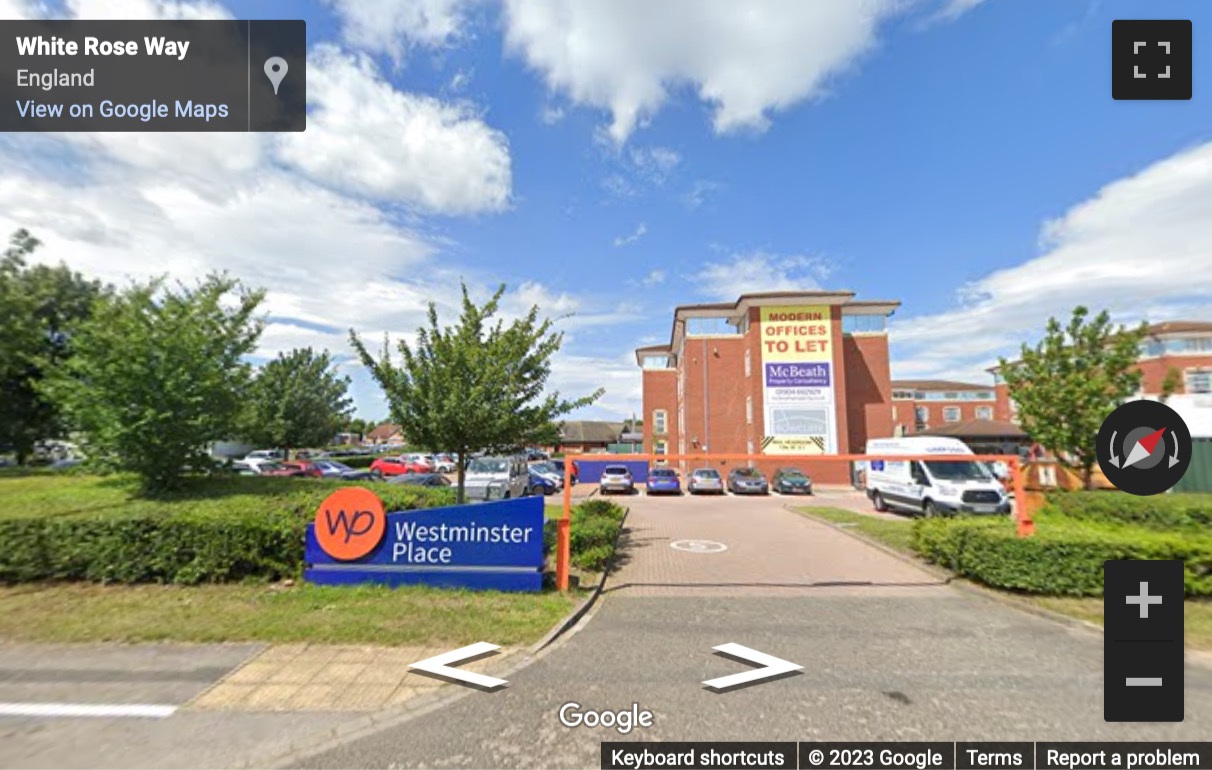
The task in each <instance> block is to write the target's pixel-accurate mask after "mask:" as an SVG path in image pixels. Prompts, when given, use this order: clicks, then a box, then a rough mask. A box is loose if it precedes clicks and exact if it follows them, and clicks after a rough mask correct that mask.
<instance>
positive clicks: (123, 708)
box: [0, 703, 177, 719]
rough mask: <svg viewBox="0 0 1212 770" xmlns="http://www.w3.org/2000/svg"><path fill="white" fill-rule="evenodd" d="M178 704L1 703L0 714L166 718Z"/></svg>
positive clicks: (18, 715) (17, 715) (19, 715)
mask: <svg viewBox="0 0 1212 770" xmlns="http://www.w3.org/2000/svg"><path fill="white" fill-rule="evenodd" d="M176 710H177V707H176V706H162V705H157V704H152V703H0V716H12V717H135V718H139V719H164V718H165V717H170V716H172V715H173V713H174V712H175V711H176Z"/></svg>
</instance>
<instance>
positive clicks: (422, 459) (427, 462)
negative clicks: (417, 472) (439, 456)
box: [405, 454, 437, 473]
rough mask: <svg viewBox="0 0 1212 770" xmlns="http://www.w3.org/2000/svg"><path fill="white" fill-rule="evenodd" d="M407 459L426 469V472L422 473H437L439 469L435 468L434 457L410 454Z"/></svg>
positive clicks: (406, 456)
mask: <svg viewBox="0 0 1212 770" xmlns="http://www.w3.org/2000/svg"><path fill="white" fill-rule="evenodd" d="M405 458H406V459H407V460H409V461H410V462H412V463H415V464H416V465H417V466H418V467H422V468H424V469H425V470H424V471H422V472H423V473H436V472H437V469H436V468H435V467H434V459H433V455H426V454H410V455H405Z"/></svg>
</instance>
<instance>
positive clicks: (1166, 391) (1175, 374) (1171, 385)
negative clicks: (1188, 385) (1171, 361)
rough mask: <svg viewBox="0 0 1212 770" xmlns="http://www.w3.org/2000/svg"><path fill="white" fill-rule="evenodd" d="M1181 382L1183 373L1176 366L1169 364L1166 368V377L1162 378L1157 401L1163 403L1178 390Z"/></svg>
mask: <svg viewBox="0 0 1212 770" xmlns="http://www.w3.org/2000/svg"><path fill="white" fill-rule="evenodd" d="M1182 384H1183V373H1182V372H1181V371H1179V369H1178V367H1177V366H1171V367H1170V368H1169V369H1167V370H1166V377H1165V379H1163V380H1162V384H1161V395H1160V397H1159V399H1158V400H1159V401H1161V402H1162V403H1163V404H1164V403H1166V402H1167V401H1169V400H1170V396H1173V395H1174V394H1175V393H1177V392H1178V387H1179V386H1180V385H1182Z"/></svg>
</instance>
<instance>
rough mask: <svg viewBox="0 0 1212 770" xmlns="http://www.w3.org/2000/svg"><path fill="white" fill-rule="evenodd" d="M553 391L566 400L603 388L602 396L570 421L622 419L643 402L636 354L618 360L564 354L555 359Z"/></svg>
mask: <svg viewBox="0 0 1212 770" xmlns="http://www.w3.org/2000/svg"><path fill="white" fill-rule="evenodd" d="M551 384H552V388H553V389H556V390H559V391H560V395H561V396H563V397H565V398H581V397H583V396H587V395H589V394H590V393H592V392H594V391H595V390H597V389H598V388H604V389H605V391H606V392H605V393H603V394H602V397H601V398H600V399H599V400H598V401H597V403H595V404H594V405H592V406H590V407H589V408H587V409H583V410H581V411H580V412H579V413H578V414H576V415H572V416H571V419H621V418H622V417H624V416H630V415H631V413H632V412H633V411H634V412H639V411H640V409H641V408H642V406H643V403H644V391H643V383H642V380H641V376H640V368H639V367H638V366H636V363H635V357H634V352H633V351H630V350H629V351H627V352H625V353H623V354H621V355H619V356H616V357H606V356H583V355H573V354H562V355H560V356H559V357H558V358H555V359H553V360H552V366H551Z"/></svg>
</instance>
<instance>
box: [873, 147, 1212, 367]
mask: <svg viewBox="0 0 1212 770" xmlns="http://www.w3.org/2000/svg"><path fill="white" fill-rule="evenodd" d="M1209 211H1212V143H1208V144H1204V145H1201V146H1198V147H1195V148H1193V149H1190V150H1187V151H1184V152H1181V153H1179V154H1177V155H1174V156H1172V157H1170V158H1167V159H1165V160H1162V161H1160V162H1157V163H1155V164H1153V165H1151V166H1149V167H1148V168H1145V169H1144V170H1142V171H1140V172H1139V173H1137V174H1135V175H1133V176H1130V177H1127V178H1124V179H1120V180H1118V181H1115V182H1112V183H1111V184H1108V185H1106V186H1105V187H1103V188H1102V189H1101V190H1099V191H1098V193H1097V194H1096V195H1095V196H1094V197H1092V198H1090V199H1089V200H1086V201H1084V202H1082V203H1079V204H1077V205H1075V206H1073V207H1072V208H1071V209H1069V210H1068V211H1067V212H1065V213H1064V214H1063V215H1062V216H1060V217H1058V218H1056V219H1053V220H1051V221H1049V222H1046V223H1044V225H1043V227H1042V228H1041V235H1040V248H1041V250H1042V252H1043V253H1042V254H1040V255H1039V256H1037V257H1035V258H1033V259H1030V260H1028V261H1026V262H1024V263H1022V264H1020V265H1017V266H1015V267H1011V268H1007V269H1004V270H999V271H997V272H994V273H991V274H989V275H988V276H986V277H984V278H982V279H980V280H978V281H975V282H974V283H971V284H969V285H966V286H964V287H963V288H962V289H961V291H960V293H959V297H958V298H957V300H958V302H957V307H956V308H955V309H954V310H949V311H946V312H943V313H937V314H933V315H927V316H918V317H916V318H909V319H906V320H904V321H897V322H896V323H894V325H893V326H892V327H891V328H892V332H893V337H892V339H893V343H894V354H895V356H896V358H897V360H898V361H900V360H902V359H903V360H906V361H908V360H912V361H914V362H916V365H917V366H918V367H919V372H920V373H923V374H925V373H930V372H931V371H952V372H954V371H968V372H970V373H979V372H981V371H982V370H983V369H984V368H985V367H987V366H991V365H993V364H994V363H995V362H996V357H997V356H998V355H1007V354H1013V353H1015V352H1017V348H1018V345H1019V344H1020V343H1021V342H1022V341H1028V342H1031V341H1033V340H1035V339H1037V338H1038V336H1039V335H1040V333H1041V332H1042V330H1043V328H1044V324H1045V323H1046V322H1047V319H1048V318H1049V317H1050V316H1056V317H1059V318H1061V319H1066V318H1068V316H1069V314H1070V313H1071V312H1072V310H1073V308H1074V307H1075V306H1077V305H1086V306H1088V307H1090V308H1091V310H1093V311H1097V310H1101V309H1106V310H1108V311H1109V312H1110V313H1112V315H1113V317H1114V318H1115V319H1116V320H1117V321H1121V322H1129V323H1130V322H1138V321H1140V320H1142V319H1144V320H1163V319H1164V318H1182V317H1195V318H1199V317H1205V315H1206V313H1207V311H1208V309H1209V306H1210V305H1212V245H1210V244H1212V217H1209V216H1208V212H1209ZM1201 314H1205V315H1201ZM898 371H899V369H898Z"/></svg>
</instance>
